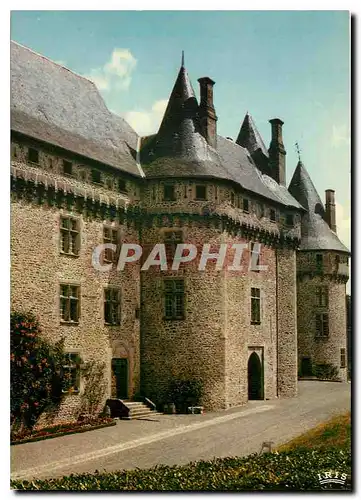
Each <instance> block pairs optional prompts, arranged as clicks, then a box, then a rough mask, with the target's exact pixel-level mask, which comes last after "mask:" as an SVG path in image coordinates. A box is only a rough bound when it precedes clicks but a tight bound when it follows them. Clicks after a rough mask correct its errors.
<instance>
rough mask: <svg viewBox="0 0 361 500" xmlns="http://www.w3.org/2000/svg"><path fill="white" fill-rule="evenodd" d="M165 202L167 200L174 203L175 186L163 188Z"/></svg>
mask: <svg viewBox="0 0 361 500" xmlns="http://www.w3.org/2000/svg"><path fill="white" fill-rule="evenodd" d="M163 200H165V201H174V200H175V193H174V185H172V184H165V185H164V186H163Z"/></svg>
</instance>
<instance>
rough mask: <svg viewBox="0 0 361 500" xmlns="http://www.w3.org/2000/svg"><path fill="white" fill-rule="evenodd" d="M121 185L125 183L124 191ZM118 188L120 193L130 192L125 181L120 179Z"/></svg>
mask: <svg viewBox="0 0 361 500" xmlns="http://www.w3.org/2000/svg"><path fill="white" fill-rule="evenodd" d="M121 183H124V184H123V186H124V189H122V188H121V187H120V184H121ZM117 187H118V191H119V193H127V192H128V189H127V183H126V181H125V180H124V179H118V182H117Z"/></svg>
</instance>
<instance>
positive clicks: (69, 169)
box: [63, 160, 73, 175]
mask: <svg viewBox="0 0 361 500" xmlns="http://www.w3.org/2000/svg"><path fill="white" fill-rule="evenodd" d="M63 172H64V174H66V175H73V164H72V162H71V161H67V160H63Z"/></svg>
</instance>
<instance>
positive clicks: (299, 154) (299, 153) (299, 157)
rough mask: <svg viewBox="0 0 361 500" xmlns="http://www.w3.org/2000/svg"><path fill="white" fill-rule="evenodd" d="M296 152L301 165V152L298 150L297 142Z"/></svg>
mask: <svg viewBox="0 0 361 500" xmlns="http://www.w3.org/2000/svg"><path fill="white" fill-rule="evenodd" d="M296 151H297V154H298V161H299V162H300V163H302V161H301V150H300V146H299V145H298V142H296Z"/></svg>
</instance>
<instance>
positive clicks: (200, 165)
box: [141, 55, 227, 178]
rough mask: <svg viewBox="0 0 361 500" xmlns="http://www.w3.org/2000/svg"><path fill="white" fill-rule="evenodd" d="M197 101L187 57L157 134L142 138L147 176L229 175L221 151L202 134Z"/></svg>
mask: <svg viewBox="0 0 361 500" xmlns="http://www.w3.org/2000/svg"><path fill="white" fill-rule="evenodd" d="M198 110H199V106H198V101H197V98H196V96H195V92H194V90H193V87H192V84H191V81H190V79H189V76H188V73H187V70H186V69H185V67H184V56H183V55H182V65H181V68H180V70H179V72H178V76H177V79H176V81H175V84H174V86H173V89H172V92H171V94H170V97H169V101H168V105H167V109H166V111H165V113H164V116H163V120H162V123H161V125H160V127H159V130H158V132H157V134H155V135H154V136H152V137H150V138H149V139H147V141H142V149H141V163H142V166H143V165H144V171H145V173H146V175H147V176H169V175H178V176H187V175H194V176H196V175H200V176H213V177H221V178H224V177H227V172H226V170H225V168H224V167H223V166H222V164H221V159H220V157H219V155H218V153H217V152H216V151H215V150H214V149H213V148H211V147H210V146H209V144H208V143H207V141H206V140H205V139H204V137H203V136H202V134H201V133H200V124H199V115H198Z"/></svg>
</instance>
